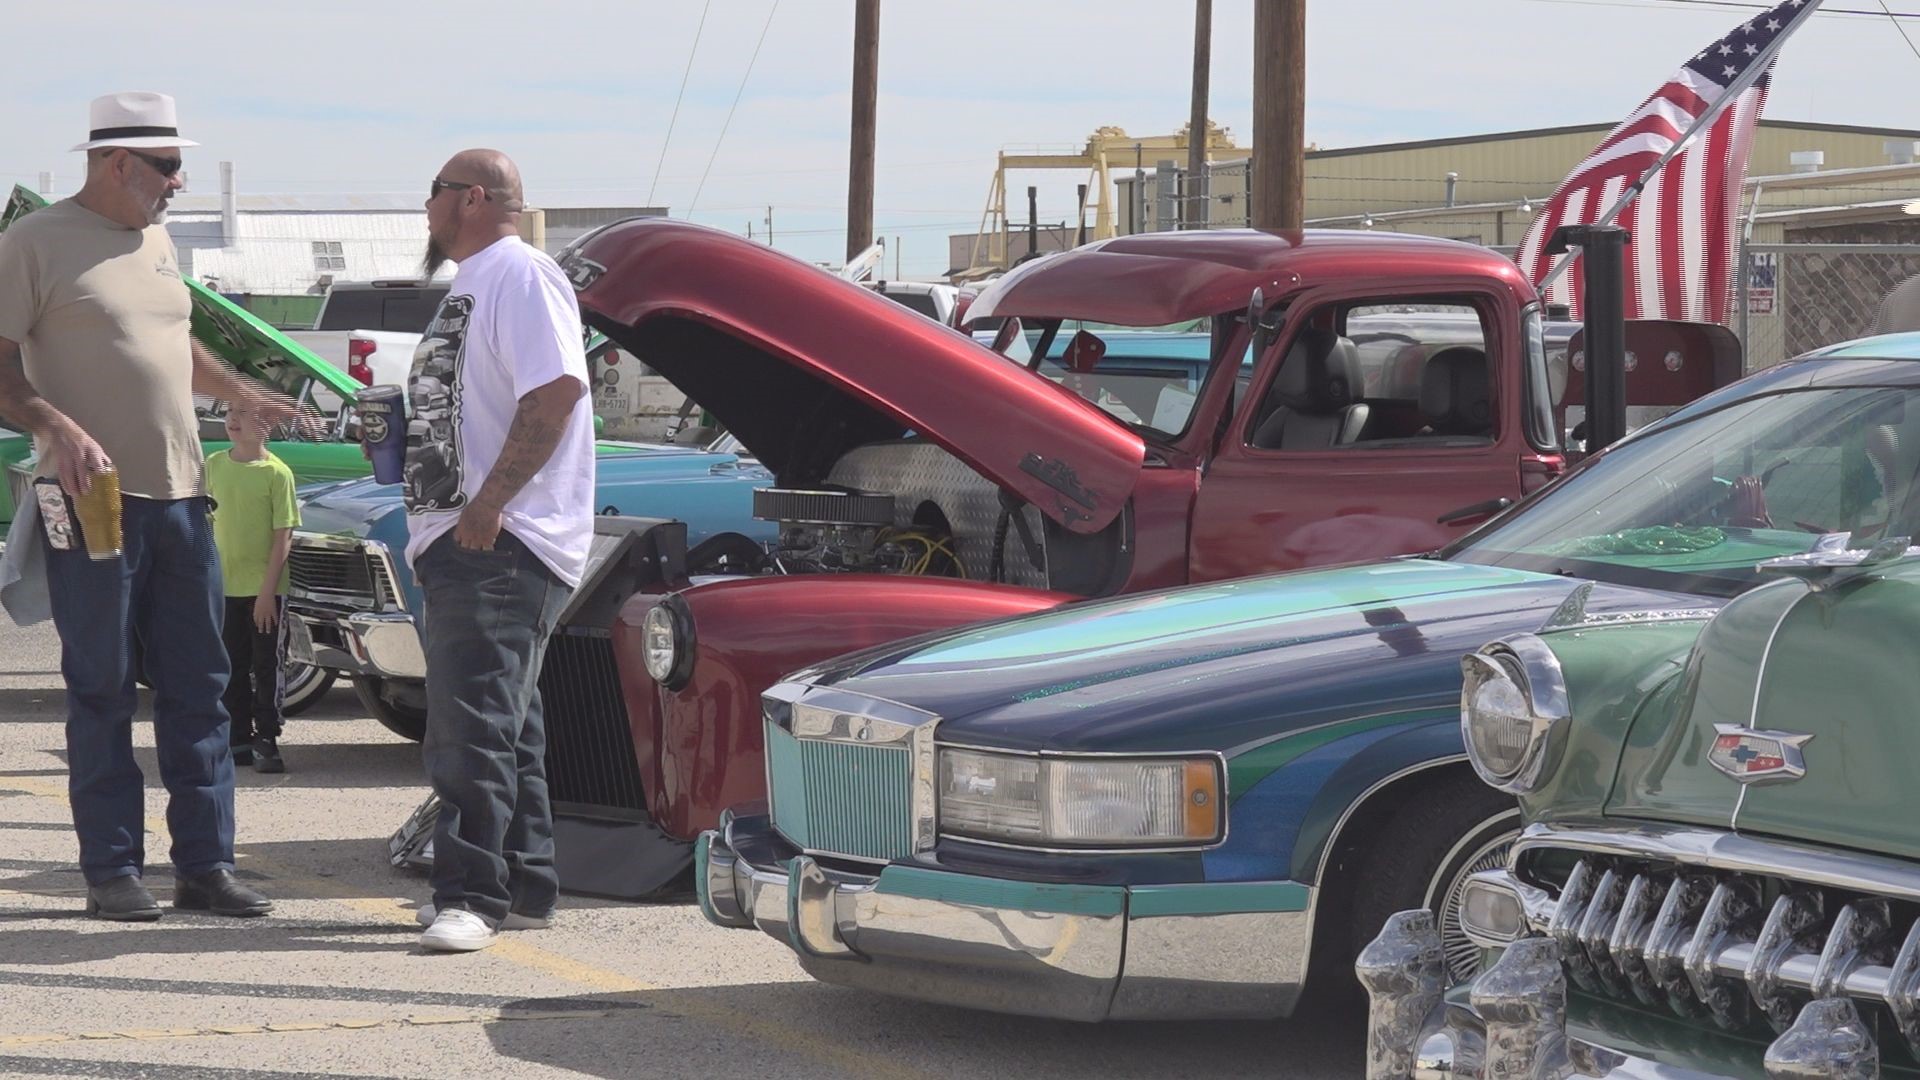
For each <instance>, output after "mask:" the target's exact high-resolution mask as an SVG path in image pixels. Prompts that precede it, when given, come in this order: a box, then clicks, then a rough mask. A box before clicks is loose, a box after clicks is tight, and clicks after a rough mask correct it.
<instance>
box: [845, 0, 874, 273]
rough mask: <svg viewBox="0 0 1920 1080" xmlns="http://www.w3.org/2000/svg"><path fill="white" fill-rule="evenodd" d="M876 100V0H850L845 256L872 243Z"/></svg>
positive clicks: (848, 256) (849, 255)
mask: <svg viewBox="0 0 1920 1080" xmlns="http://www.w3.org/2000/svg"><path fill="white" fill-rule="evenodd" d="M879 100H880V0H854V6H853V150H852V152H851V154H850V157H849V159H848V162H847V258H848V260H852V259H853V257H854V256H856V255H858V254H860V253H861V252H863V251H865V250H867V248H869V247H871V246H873V141H874V119H875V115H874V114H875V112H876V111H877V107H878V104H879Z"/></svg>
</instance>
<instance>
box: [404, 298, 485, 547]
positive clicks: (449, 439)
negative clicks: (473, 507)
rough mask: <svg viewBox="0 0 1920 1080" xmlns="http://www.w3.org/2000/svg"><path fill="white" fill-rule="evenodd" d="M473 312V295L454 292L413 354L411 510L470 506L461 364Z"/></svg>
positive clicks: (410, 384)
mask: <svg viewBox="0 0 1920 1080" xmlns="http://www.w3.org/2000/svg"><path fill="white" fill-rule="evenodd" d="M472 314H473V297H471V296H452V295H449V296H448V297H447V298H446V300H444V301H442V302H441V304H440V312H439V314H437V315H435V316H434V318H433V324H432V325H430V326H428V327H427V336H426V337H425V338H423V339H422V340H421V342H420V346H419V348H417V349H415V350H414V353H413V377H412V379H411V380H409V382H408V390H409V393H408V396H409V398H410V399H411V401H412V404H413V418H412V419H411V420H409V421H407V473H406V485H407V486H406V492H407V496H406V497H407V512H408V513H410V514H421V513H427V512H429V511H434V510H458V509H460V508H461V507H463V506H465V505H467V493H466V491H465V490H464V489H463V488H462V486H461V481H462V479H463V477H462V473H461V468H460V368H461V365H462V364H463V363H465V360H466V345H467V322H468V320H469V318H470V317H471V316H472Z"/></svg>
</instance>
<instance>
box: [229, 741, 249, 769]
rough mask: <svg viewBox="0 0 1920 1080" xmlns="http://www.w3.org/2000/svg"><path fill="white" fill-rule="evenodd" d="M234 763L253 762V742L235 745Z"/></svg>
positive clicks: (246, 763) (247, 763)
mask: <svg viewBox="0 0 1920 1080" xmlns="http://www.w3.org/2000/svg"><path fill="white" fill-rule="evenodd" d="M233 763H234V764H235V765H251V764H253V744H252V743H241V744H240V745H238V746H235V747H233Z"/></svg>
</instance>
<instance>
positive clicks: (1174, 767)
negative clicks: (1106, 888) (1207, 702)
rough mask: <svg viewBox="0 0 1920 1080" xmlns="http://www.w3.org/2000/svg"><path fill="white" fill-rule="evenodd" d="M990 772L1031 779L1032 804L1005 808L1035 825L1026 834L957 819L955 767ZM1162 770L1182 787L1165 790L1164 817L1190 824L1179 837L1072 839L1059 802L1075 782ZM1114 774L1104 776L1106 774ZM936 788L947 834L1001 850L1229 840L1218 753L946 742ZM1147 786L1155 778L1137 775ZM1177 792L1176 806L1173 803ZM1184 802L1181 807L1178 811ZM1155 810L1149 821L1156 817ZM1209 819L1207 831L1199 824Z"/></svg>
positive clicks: (1138, 847) (1175, 847)
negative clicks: (1057, 750)
mask: <svg viewBox="0 0 1920 1080" xmlns="http://www.w3.org/2000/svg"><path fill="white" fill-rule="evenodd" d="M968 761H970V762H972V763H974V764H976V765H982V766H986V767H988V768H1001V769H1007V770H1014V771H1015V772H1016V773H1018V774H1020V775H1022V776H1024V778H1025V780H1026V783H1027V784H1028V785H1029V786H1031V788H1032V790H1033V794H1032V797H1031V799H1030V801H1029V802H1030V804H1029V805H1019V806H1016V805H1013V803H1012V802H1011V801H1009V803H1008V805H1007V806H1005V807H1003V808H1002V809H1003V810H1004V811H1005V812H1007V813H1008V814H1009V815H1010V816H1012V815H1013V814H1014V813H1015V812H1018V816H1019V817H1022V818H1027V819H1030V820H1028V821H1027V823H1026V825H1025V827H1024V828H1020V827H1015V826H1013V825H1011V824H1008V823H1006V822H1002V823H1001V825H1000V827H997V828H996V827H994V826H992V825H989V824H982V823H979V822H962V821H959V820H957V815H956V814H955V813H954V810H955V803H956V802H957V800H955V799H954V798H953V796H952V794H951V791H950V785H951V784H952V783H953V782H954V777H953V772H952V770H953V768H954V767H955V766H956V765H957V764H960V763H963V762H968ZM1129 768H1132V769H1135V770H1145V769H1156V770H1159V772H1158V774H1157V775H1159V776H1160V777H1161V779H1162V786H1166V785H1167V782H1168V781H1171V780H1172V778H1173V777H1174V776H1176V775H1177V777H1178V781H1177V784H1176V785H1175V786H1174V787H1173V788H1170V789H1169V790H1168V791H1165V792H1162V802H1161V805H1160V806H1159V807H1158V811H1159V816H1160V817H1161V818H1164V817H1166V816H1167V815H1168V814H1171V813H1178V815H1179V816H1180V819H1181V821H1182V823H1183V826H1184V828H1183V831H1182V832H1181V833H1180V834H1179V835H1173V834H1171V833H1167V832H1160V833H1155V834H1153V835H1146V836H1140V837H1121V836H1118V835H1112V834H1109V835H1090V834H1089V833H1087V832H1085V831H1082V832H1080V833H1078V834H1069V833H1068V832H1067V831H1066V830H1065V828H1064V824H1063V823H1064V821H1065V820H1066V819H1064V818H1062V817H1061V815H1062V814H1063V813H1069V812H1071V811H1070V810H1069V808H1068V807H1067V806H1066V804H1065V803H1063V801H1062V799H1061V798H1060V797H1059V796H1060V795H1063V794H1065V793H1066V791H1067V790H1069V788H1070V787H1071V785H1073V784H1074V783H1076V782H1077V783H1079V784H1081V785H1086V784H1088V783H1089V782H1093V781H1097V780H1098V779H1107V780H1113V779H1115V772H1116V770H1126V769H1129ZM1102 772H1105V773H1106V774H1107V775H1106V776H1104V777H1101V776H1100V775H1099V774H1101V773H1102ZM934 773H935V790H936V793H937V795H938V796H939V798H938V802H937V807H938V814H937V821H938V828H939V831H940V834H941V835H942V836H947V837H951V838H952V839H955V840H963V841H969V842H973V843H982V844H992V845H995V846H999V847H1013V848H1024V849H1028V850H1036V851H1067V852H1098V851H1128V852H1146V851H1196V850H1202V849H1206V848H1212V847H1217V846H1219V845H1220V844H1222V843H1224V842H1225V840H1226V834H1227V814H1226V802H1227V783H1226V781H1227V774H1226V762H1225V759H1224V758H1223V757H1222V756H1221V755H1219V754H1217V753H1197V754H1179V753H1166V754H1159V753H1154V754H1051V753H1033V752H1025V751H1015V750H1001V749H995V748H991V747H976V746H961V745H947V744H941V745H940V746H939V747H938V752H937V755H936V761H935V768H934ZM1136 775H1137V776H1138V777H1139V778H1140V779H1141V780H1143V781H1144V780H1145V779H1146V778H1147V777H1148V775H1149V774H1148V773H1146V772H1144V771H1142V772H1138V773H1136ZM1176 791H1177V800H1175V799H1170V798H1167V796H1169V795H1173V794H1174V793H1175V792H1176ZM1176 801H1177V802H1178V806H1177V807H1176V806H1175V805H1174V803H1175V802H1176ZM1153 816H1154V813H1153V811H1152V810H1149V811H1148V812H1147V817H1148V818H1150V819H1151V818H1152V817H1153ZM1202 818H1204V819H1206V826H1205V827H1204V828H1196V827H1195V823H1196V822H1198V821H1199V820H1200V819H1202Z"/></svg>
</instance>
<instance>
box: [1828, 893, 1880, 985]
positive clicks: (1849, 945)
mask: <svg viewBox="0 0 1920 1080" xmlns="http://www.w3.org/2000/svg"><path fill="white" fill-rule="evenodd" d="M1892 956H1893V914H1892V912H1891V911H1890V910H1889V906H1888V904H1887V902H1886V901H1885V900H1857V901H1855V902H1853V903H1851V904H1848V905H1847V906H1846V907H1843V908H1841V909H1840V914H1839V915H1837V916H1835V917H1834V920H1833V929H1831V930H1828V931H1827V943H1826V945H1824V946H1823V947H1822V948H1821V949H1820V961H1819V963H1818V964H1816V965H1814V969H1813V987H1812V990H1811V993H1812V994H1813V996H1814V998H1815V999H1819V998H1829V997H1845V996H1846V993H1847V976H1849V975H1851V974H1853V972H1854V970H1855V969H1857V968H1859V967H1860V966H1861V965H1863V964H1885V963H1887V962H1889V960H1890V959H1891V958H1892Z"/></svg>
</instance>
